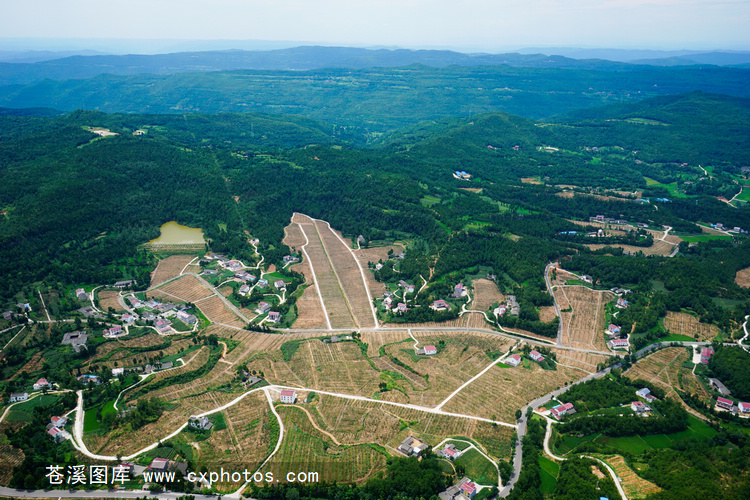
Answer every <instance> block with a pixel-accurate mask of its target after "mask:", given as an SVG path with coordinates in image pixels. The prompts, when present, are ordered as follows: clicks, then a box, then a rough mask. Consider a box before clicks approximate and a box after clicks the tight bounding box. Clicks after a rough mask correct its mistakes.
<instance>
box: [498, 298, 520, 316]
mask: <svg viewBox="0 0 750 500" xmlns="http://www.w3.org/2000/svg"><path fill="white" fill-rule="evenodd" d="M505 300H506V302H505V304H500V305H499V306H497V307H496V308H495V310H494V311H493V313H494V314H495V316H496V317H500V316H505V314H506V313H508V314H510V315H511V316H518V314H519V313H520V312H521V306H520V305H519V304H518V301H517V300H516V296H515V295H508V297H507V298H506V299H505Z"/></svg>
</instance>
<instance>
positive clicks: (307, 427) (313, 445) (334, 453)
mask: <svg viewBox="0 0 750 500" xmlns="http://www.w3.org/2000/svg"><path fill="white" fill-rule="evenodd" d="M277 411H278V412H279V414H280V415H281V417H282V419H283V421H284V428H285V432H284V439H283V441H282V443H281V448H280V449H279V451H278V453H277V454H276V455H275V456H274V457H273V458H272V459H271V461H270V462H269V464H268V465H267V466H266V467H265V469H264V471H272V472H274V476H276V477H284V475H285V474H286V472H288V471H316V472H318V474H320V480H321V481H337V482H357V483H360V482H363V481H365V480H366V479H367V478H369V477H370V476H371V475H372V474H373V473H375V472H377V471H381V470H384V469H385V461H386V455H385V454H384V453H382V452H380V451H377V450H376V449H375V448H373V447H372V446H369V445H355V446H351V447H343V446H338V445H336V444H335V443H334V442H333V441H332V440H331V438H330V436H328V435H326V434H324V433H323V432H321V431H319V430H318V429H316V428H315V427H314V426H313V425H312V423H311V422H310V420H309V418H308V417H307V415H305V413H304V412H302V411H301V410H300V409H299V408H294V407H287V406H281V407H279V408H278V410H277Z"/></svg>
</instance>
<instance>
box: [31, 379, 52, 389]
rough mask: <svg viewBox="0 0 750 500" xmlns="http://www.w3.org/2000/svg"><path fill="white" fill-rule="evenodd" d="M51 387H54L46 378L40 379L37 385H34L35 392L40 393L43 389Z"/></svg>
mask: <svg viewBox="0 0 750 500" xmlns="http://www.w3.org/2000/svg"><path fill="white" fill-rule="evenodd" d="M49 387H52V384H50V383H49V382H47V379H46V378H40V379H39V380H37V381H36V384H34V390H35V391H40V390H42V389H47V388H49Z"/></svg>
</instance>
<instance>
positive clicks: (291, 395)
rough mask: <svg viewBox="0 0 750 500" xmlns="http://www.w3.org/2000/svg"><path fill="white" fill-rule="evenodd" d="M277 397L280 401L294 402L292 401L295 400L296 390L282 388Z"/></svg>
mask: <svg viewBox="0 0 750 500" xmlns="http://www.w3.org/2000/svg"><path fill="white" fill-rule="evenodd" d="M279 399H280V400H281V402H282V403H287V404H294V402H295V401H296V400H297V391H294V390H292V389H284V390H283V391H281V396H280V398H279Z"/></svg>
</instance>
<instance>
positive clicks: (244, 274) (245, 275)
mask: <svg viewBox="0 0 750 500" xmlns="http://www.w3.org/2000/svg"><path fill="white" fill-rule="evenodd" d="M234 277H235V278H236V279H238V280H240V281H242V282H245V281H247V280H248V279H250V273H248V272H247V271H240V272H238V273H234Z"/></svg>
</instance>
